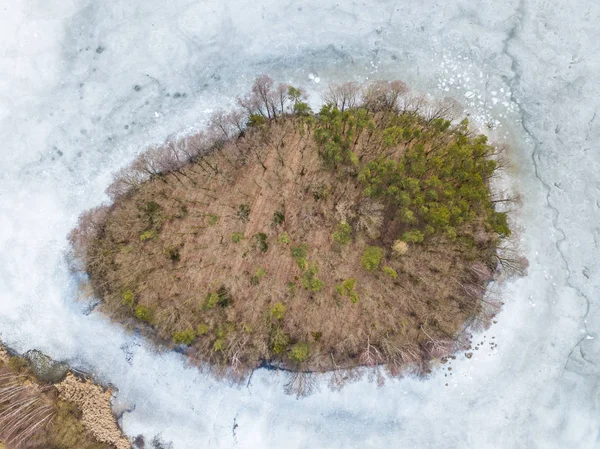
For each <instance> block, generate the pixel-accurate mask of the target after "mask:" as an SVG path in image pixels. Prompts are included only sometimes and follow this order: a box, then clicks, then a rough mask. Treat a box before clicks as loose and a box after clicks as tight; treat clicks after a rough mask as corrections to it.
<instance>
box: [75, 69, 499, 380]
mask: <svg viewBox="0 0 600 449" xmlns="http://www.w3.org/2000/svg"><path fill="white" fill-rule="evenodd" d="M269 89H271V90H269ZM284 91H285V89H283V88H282V87H281V86H279V87H278V88H277V89H276V90H273V88H272V86H270V85H269V83H268V80H265V79H263V78H261V79H259V81H257V84H255V88H254V90H253V93H252V94H251V96H250V97H248V98H246V99H244V100H243V101H241V104H242V106H243V107H244V108H245V109H246V110H247V111H248V116H246V119H241V118H240V117H243V114H242V115H239V114H241V113H233V114H232V115H230V116H224V115H223V114H221V115H217V116H216V117H215V119H214V121H213V122H214V123H213V127H212V131H211V132H210V133H209V135H208V136H205V135H203V134H200V135H196V136H192V137H190V138H188V139H186V140H184V141H181V142H177V143H169V144H167V145H166V146H165V147H164V148H162V149H153V150H150V151H148V152H147V153H144V154H142V155H141V156H140V157H139V158H138V159H136V161H135V162H134V163H133V165H132V166H131V167H129V168H127V169H123V170H122V171H121V172H120V173H119V174H118V175H117V176H116V179H115V183H114V184H113V185H112V186H111V187H110V188H109V193H110V194H111V195H113V197H114V198H115V203H114V204H113V205H111V206H110V207H103V208H98V209H94V210H92V211H90V212H89V213H87V214H85V215H84V216H82V218H81V219H80V225H79V227H78V228H77V229H76V230H75V231H74V232H73V233H72V235H71V239H72V241H73V243H74V245H75V250H76V253H77V254H78V255H79V257H80V258H81V260H82V261H83V262H84V264H85V268H86V270H87V272H88V273H89V274H90V277H91V282H92V285H93V288H94V291H95V292H96V294H97V295H99V296H101V297H102V298H103V300H104V301H103V306H102V307H103V309H104V310H105V311H106V312H107V313H109V314H110V315H111V316H113V317H115V318H117V319H120V320H128V321H129V320H131V318H132V317H134V316H135V317H137V319H138V320H143V321H145V322H146V323H147V324H148V325H149V326H151V327H152V329H153V330H154V332H155V333H156V335H157V336H158V337H160V338H162V339H164V340H171V339H172V340H173V341H174V342H175V343H177V344H185V345H187V346H189V349H188V353H189V354H190V356H191V357H193V358H194V359H195V360H197V361H199V362H208V363H209V364H210V366H212V367H213V368H215V369H217V370H219V371H222V372H230V373H234V374H238V375H241V374H244V373H245V372H247V370H249V369H252V368H255V367H256V366H259V365H260V364H261V363H263V362H269V363H275V364H277V365H278V366H285V367H287V368H290V369H292V370H309V371H327V370H332V369H339V368H349V367H353V366H357V365H376V364H386V365H387V366H388V367H389V368H390V370H391V371H392V372H393V373H395V372H399V371H401V369H402V368H403V367H405V366H407V365H409V364H413V365H417V366H421V367H424V366H426V362H427V361H428V360H429V359H431V358H432V357H440V356H443V355H444V354H447V353H449V352H452V351H453V350H454V348H455V347H456V344H457V343H456V340H457V337H458V336H459V335H460V334H461V332H462V331H463V329H464V327H465V326H466V325H467V324H468V323H470V322H472V321H473V320H487V319H488V318H489V313H488V311H489V310H491V309H490V308H487V307H484V304H483V303H482V297H483V292H484V291H485V286H486V284H487V282H489V280H490V277H491V273H493V272H494V271H495V269H496V265H497V258H496V256H495V250H496V247H497V245H498V242H499V237H498V235H499V234H500V235H508V234H509V233H510V230H509V229H508V227H507V225H506V215H505V214H501V213H498V212H495V210H494V205H493V201H492V197H491V196H490V193H489V190H488V187H487V186H488V180H489V178H490V177H491V176H492V175H493V174H494V172H495V170H496V169H497V168H498V163H497V162H495V161H494V160H493V158H496V159H497V157H498V151H496V150H497V147H494V146H490V145H488V144H487V141H486V140H485V137H483V136H476V135H474V134H472V133H471V132H470V131H469V129H468V126H467V122H466V121H463V122H460V123H456V122H454V123H452V122H451V119H452V118H453V117H448V114H450V113H451V111H452V109H453V105H452V104H450V103H443V104H441V105H439V106H436V107H433V106H431V105H427V104H426V103H425V102H424V101H423V100H422V99H421V100H419V99H415V97H410V96H407V95H406V94H405V86H404V85H403V84H394V83H388V84H385V83H383V84H377V85H375V86H370V87H368V88H366V89H365V90H364V91H361V90H360V89H359V90H356V89H355V86H352V85H350V86H344V87H343V88H339V89H337V90H336V89H333V90H332V91H331V92H330V96H331V101H332V103H330V104H328V105H325V106H324V108H323V109H322V110H321V112H320V114H319V115H318V116H317V115H310V114H309V113H308V112H307V111H306V108H305V107H304V106H302V104H303V103H302V102H301V101H300V100H299V97H294V96H293V95H291V94H290V95H291V96H290V98H291V99H292V100H293V101H294V103H293V110H294V111H296V113H295V114H287V115H286V114H283V111H284V110H285V107H284V105H283V104H284V103H283V102H282V106H281V108H278V107H277V102H276V101H275V99H276V98H279V97H277V95H280V94H281V92H284ZM275 92H277V93H278V94H277V95H275ZM290 92H292V91H291V90H290ZM298 92H299V91H298ZM361 92H362V94H363V97H362V99H359V98H358V97H356V96H357V95H360V93H361ZM294 94H295V91H294ZM360 105H362V107H360V108H359V107H358V106H360ZM236 114H237V115H236ZM245 120H248V121H249V123H250V124H251V126H250V127H248V128H244V127H243V125H240V123H243V122H244V121H245ZM452 167H454V168H452ZM453 170H454V171H453ZM482 267H483V268H482ZM474 292H477V294H474ZM482 312H486V313H488V315H485V314H483V315H482Z"/></svg>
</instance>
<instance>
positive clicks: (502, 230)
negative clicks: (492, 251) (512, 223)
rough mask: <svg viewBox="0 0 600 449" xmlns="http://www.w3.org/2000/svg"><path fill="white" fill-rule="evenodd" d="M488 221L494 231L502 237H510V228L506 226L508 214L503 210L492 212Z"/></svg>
mask: <svg viewBox="0 0 600 449" xmlns="http://www.w3.org/2000/svg"><path fill="white" fill-rule="evenodd" d="M489 223H490V225H491V226H492V229H493V230H494V232H496V233H498V234H500V236H502V237H510V234H511V232H510V228H509V227H508V216H507V215H506V213H505V212H492V213H491V214H490V217H489Z"/></svg>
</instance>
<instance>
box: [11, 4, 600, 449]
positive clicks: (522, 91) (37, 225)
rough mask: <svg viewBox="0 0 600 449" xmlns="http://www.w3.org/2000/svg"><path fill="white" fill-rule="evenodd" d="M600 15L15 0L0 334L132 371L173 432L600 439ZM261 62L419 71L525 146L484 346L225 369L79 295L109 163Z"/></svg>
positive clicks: (125, 389) (158, 135)
mask: <svg viewBox="0 0 600 449" xmlns="http://www.w3.org/2000/svg"><path fill="white" fill-rule="evenodd" d="M599 20H600V3H598V2H596V1H593V0H582V1H578V2H575V1H573V0H570V1H559V0H554V1H552V2H547V1H541V0H522V1H507V2H497V1H485V2H467V1H454V0H453V1H448V2H439V1H431V0H425V1H422V2H397V1H386V0H381V1H378V2H350V1H348V2H336V1H330V0H320V1H306V2H279V1H275V0H265V1H263V2H256V1H252V2H251V1H246V0H239V1H229V2H224V1H212V0H209V1H203V2H199V1H198V2H192V1H184V0H174V1H171V2H157V1H154V0H145V1H141V0H132V1H128V2H99V1H96V2H93V1H83V0H82V1H75V0H70V1H68V0H45V1H40V0H31V1H19V0H13V1H8V2H5V3H4V4H3V5H2V8H1V12H0V41H1V42H2V46H1V47H0V73H1V75H0V142H2V147H1V148H2V149H1V152H2V153H1V154H2V158H1V159H0V164H1V165H2V170H0V338H2V340H4V341H5V342H6V343H7V344H9V345H10V346H13V347H14V348H16V349H19V350H23V351H24V350H28V349H31V348H37V349H40V350H42V351H44V352H46V353H48V354H49V355H51V356H52V357H54V358H57V359H62V360H66V361H69V362H70V363H72V364H73V365H74V366H76V367H78V368H81V369H84V370H86V371H88V372H92V373H94V374H95V375H96V376H97V377H98V379H100V380H101V381H103V382H105V383H111V384H113V385H115V386H116V387H117V388H118V393H117V395H116V398H115V406H116V407H117V409H118V410H121V411H123V412H124V413H123V416H122V424H123V427H124V430H125V432H126V433H127V434H128V435H130V436H135V435H137V434H144V435H145V436H147V437H148V438H150V439H151V438H152V437H153V436H154V435H156V434H159V433H160V434H161V435H162V439H163V440H166V441H172V442H173V444H174V447H175V448H176V449H185V448H198V447H206V448H209V447H223V448H231V447H240V448H271V447H272V448H281V447H284V448H286V449H287V448H348V447H377V448H384V447H398V448H399V447H411V448H412V447H415V448H446V449H450V448H522V447H526V448H561V449H562V448H584V449H587V448H598V447H600V426H599V422H600V410H599V407H600V405H599V404H600V335H599V332H598V331H599V328H600V303H599V302H600V298H599V294H600V291H599V290H600V257H599V245H600V225H599V224H598V223H600V148H599V147H600V125H599V123H600V118H598V117H597V114H598V108H599V105H600V51H599V50H600V48H599V44H598V42H600V28H599V27H598V21H599ZM262 73H268V74H270V75H271V76H272V77H273V78H275V79H277V80H281V81H288V82H291V83H293V84H294V85H299V86H302V87H305V88H306V89H308V90H309V92H310V93H311V94H312V98H313V100H315V99H317V98H318V95H319V92H321V91H322V89H323V88H324V87H325V86H326V85H327V84H328V83H330V82H336V81H346V80H357V81H362V80H366V79H369V80H371V79H378V78H384V79H396V78H400V79H403V80H405V81H406V82H407V83H408V84H409V86H411V87H412V88H413V89H416V90H420V91H424V92H429V93H431V94H433V95H438V96H443V95H449V96H453V97H455V98H457V99H458V100H459V101H461V103H463V104H464V105H465V107H466V108H467V112H469V113H470V114H471V117H472V118H473V119H474V121H475V122H477V123H478V124H480V125H481V126H482V127H490V128H492V131H490V133H491V135H492V136H493V137H494V138H495V139H497V140H505V141H506V142H507V143H509V144H510V145H511V146H512V148H513V150H512V152H511V158H512V160H513V161H514V163H515V168H514V170H513V171H512V172H511V177H512V180H513V182H514V185H515V187H516V188H517V190H519V191H520V192H521V193H522V194H523V195H524V205H523V208H522V209H521V210H520V211H519V212H518V214H517V215H516V216H515V219H516V224H517V225H518V226H519V227H520V228H521V231H520V232H519V234H520V238H521V244H522V246H523V251H524V254H525V255H526V256H527V258H528V259H529V262H530V269H529V275H528V276H527V277H525V278H521V279H519V280H516V281H513V282H510V283H507V284H506V285H504V286H503V290H502V296H503V298H504V301H505V303H506V304H505V306H504V309H503V312H502V313H501V314H500V315H499V317H498V322H497V323H496V324H494V325H493V326H492V327H491V328H490V329H489V330H488V331H486V332H484V333H482V334H480V335H476V336H475V342H476V343H479V342H484V343H483V345H482V347H481V348H480V349H479V350H478V351H475V354H474V356H473V357H472V358H471V359H466V358H464V357H462V356H461V357H458V358H457V360H455V361H453V362H452V371H448V370H442V369H439V370H437V371H436V372H435V373H434V374H433V375H432V377H431V378H429V379H427V380H415V379H401V380H394V381H389V382H387V383H386V385H384V386H383V387H381V388H378V387H377V385H376V384H375V383H370V382H368V381H367V380H366V379H365V380H363V381H361V382H359V383H356V384H352V385H349V386H348V387H346V388H345V389H343V390H342V391H341V392H331V391H329V390H328V389H327V387H326V386H325V385H323V386H322V387H321V389H320V391H319V392H317V393H316V394H314V395H312V396H310V397H309V398H306V399H301V400H296V399H295V398H294V397H291V396H286V395H285V394H284V393H283V391H282V387H281V383H282V381H283V379H282V378H281V376H280V375H278V374H277V373H272V372H266V371H259V372H257V373H255V374H254V376H253V377H252V381H251V383H250V384H249V385H248V387H246V386H245V385H244V386H230V385H227V384H223V383H219V382H216V381H215V380H213V379H211V378H210V377H208V376H206V375H204V374H201V373H199V372H198V371H197V370H195V369H194V368H191V367H187V366H186V363H185V361H184V360H183V359H182V358H181V357H180V356H179V355H177V354H175V353H162V354H159V353H156V352H155V351H153V350H152V349H151V348H150V346H149V345H148V344H147V343H146V342H145V341H144V340H143V339H141V338H139V337H137V336H135V335H131V334H128V333H127V332H125V331H124V330H123V329H122V328H121V327H119V326H118V325H114V324H111V323H109V322H108V321H107V320H106V319H105V318H103V317H102V316H100V315H99V314H97V313H94V312H93V313H91V314H89V313H86V308H85V306H84V305H82V304H81V303H78V302H77V301H76V297H77V280H76V279H74V277H73V275H72V274H71V273H70V272H69V270H68V265H67V262H66V261H65V254H66V252H67V251H68V245H67V241H66V235H67V233H68V232H69V230H70V229H71V228H72V227H73V226H74V224H75V222H76V219H77V216H78V215H79V214H80V213H81V212H82V211H83V210H85V209H88V208H90V207H92V206H95V205H98V204H100V203H101V202H103V201H106V200H107V198H106V196H105V195H104V193H103V192H104V189H105V188H106V186H107V185H108V184H109V182H110V179H111V173H112V172H114V171H116V170H117V169H118V168H120V167H122V166H123V165H125V164H127V163H128V162H129V161H130V160H131V159H132V158H133V156H134V155H135V154H136V153H137V152H139V151H141V150H142V149H144V148H145V147H147V146H148V145H150V144H153V143H158V142H161V141H163V140H164V139H165V138H166V137H167V136H169V135H171V134H173V133H177V134H183V133H186V132H189V131H191V130H193V129H198V128H201V127H202V125H203V123H204V122H205V120H206V118H207V117H208V115H209V114H210V112H211V111H212V110H214V109H215V108H218V107H222V106H227V105H231V104H233V103H234V101H235V97H236V96H237V95H239V94H241V93H243V92H245V91H246V90H247V89H248V87H249V86H250V84H251V82H252V80H253V79H254V77H256V76H257V75H260V74H262ZM486 129H487V128H486ZM492 337H494V338H493V341H494V342H496V343H497V345H498V346H497V348H495V349H490V345H489V344H488V343H489V342H490V341H492ZM446 383H447V384H448V386H446V385H445V384H446Z"/></svg>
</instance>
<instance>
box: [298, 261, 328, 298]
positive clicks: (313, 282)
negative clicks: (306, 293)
mask: <svg viewBox="0 0 600 449" xmlns="http://www.w3.org/2000/svg"><path fill="white" fill-rule="evenodd" d="M318 271H319V269H318V268H317V267H316V266H314V265H311V266H310V267H309V268H308V269H306V271H305V272H304V273H303V275H302V287H304V288H305V289H307V290H310V291H311V292H318V291H319V290H321V289H322V288H323V287H324V286H325V282H323V281H322V280H321V279H319V278H317V276H316V274H317V272H318Z"/></svg>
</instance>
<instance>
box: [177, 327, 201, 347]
mask: <svg viewBox="0 0 600 449" xmlns="http://www.w3.org/2000/svg"><path fill="white" fill-rule="evenodd" d="M195 339H196V333H195V332H194V329H192V328H191V327H188V328H187V329H186V330H184V331H181V332H175V333H174V334H173V341H174V342H175V343H176V344H178V345H179V344H181V345H186V346H189V345H191V344H192V343H193V341H194V340H195Z"/></svg>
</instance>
